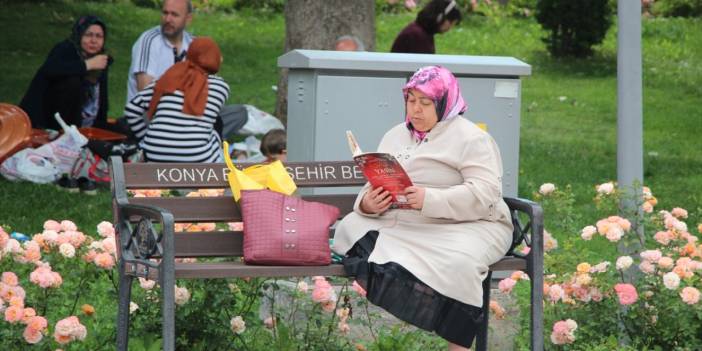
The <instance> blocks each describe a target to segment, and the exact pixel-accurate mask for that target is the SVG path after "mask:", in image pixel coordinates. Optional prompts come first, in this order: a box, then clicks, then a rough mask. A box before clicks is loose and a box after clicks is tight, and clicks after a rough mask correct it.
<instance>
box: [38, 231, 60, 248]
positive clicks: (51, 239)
mask: <svg viewBox="0 0 702 351" xmlns="http://www.w3.org/2000/svg"><path fill="white" fill-rule="evenodd" d="M41 235H42V236H43V237H44V241H46V242H47V243H49V245H54V244H56V239H58V233H57V232H56V231H55V230H45V231H43V232H42V233H41Z"/></svg>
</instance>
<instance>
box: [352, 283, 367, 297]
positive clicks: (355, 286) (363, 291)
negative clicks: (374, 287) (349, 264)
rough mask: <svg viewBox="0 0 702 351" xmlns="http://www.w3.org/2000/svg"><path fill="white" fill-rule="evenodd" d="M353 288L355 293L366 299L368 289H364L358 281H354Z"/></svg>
mask: <svg viewBox="0 0 702 351" xmlns="http://www.w3.org/2000/svg"><path fill="white" fill-rule="evenodd" d="M351 288H352V289H353V291H355V292H356V293H357V294H358V295H361V296H363V297H366V289H364V288H363V287H362V286H361V284H358V282H357V281H355V280H354V281H353V284H351Z"/></svg>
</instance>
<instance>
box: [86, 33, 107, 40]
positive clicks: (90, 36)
mask: <svg viewBox="0 0 702 351" xmlns="http://www.w3.org/2000/svg"><path fill="white" fill-rule="evenodd" d="M83 36H84V37H88V38H95V39H104V38H105V35H104V34H102V33H93V32H85V33H83Z"/></svg>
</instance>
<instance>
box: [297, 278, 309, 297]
mask: <svg viewBox="0 0 702 351" xmlns="http://www.w3.org/2000/svg"><path fill="white" fill-rule="evenodd" d="M308 289H309V286H308V285H307V283H306V282H305V281H304V280H301V281H300V282H299V283H297V291H299V292H301V293H303V294H304V293H306V292H307V290H308Z"/></svg>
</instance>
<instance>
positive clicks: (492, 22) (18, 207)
mask: <svg viewBox="0 0 702 351" xmlns="http://www.w3.org/2000/svg"><path fill="white" fill-rule="evenodd" d="M0 5H1V6H2V8H3V11H2V12H0V32H2V33H3V35H1V36H0V101H6V102H10V103H17V102H19V100H20V99H21V97H22V95H23V94H24V91H25V89H26V87H27V86H28V84H29V81H30V80H31V78H32V76H33V74H34V72H35V70H36V69H37V67H38V66H39V65H40V64H41V62H42V61H43V60H44V58H45V56H46V54H47V53H48V51H49V50H50V48H51V47H52V45H53V44H55V43H56V42H58V41H59V40H61V39H63V38H65V37H67V35H68V33H69V28H70V26H71V24H72V22H73V20H74V19H75V18H76V17H77V16H79V15H80V14H84V13H96V14H98V15H99V16H101V17H103V18H104V19H105V20H106V22H107V23H108V27H109V28H108V30H109V34H108V35H109V37H108V39H107V45H108V47H109V48H110V52H111V53H112V55H113V56H115V58H116V60H115V64H114V65H113V66H112V68H111V70H110V101H111V104H110V112H109V113H110V115H111V116H120V115H121V114H122V108H123V102H124V99H125V94H126V77H127V70H128V66H129V60H130V58H129V57H130V52H131V45H132V44H133V42H134V40H135V39H136V38H137V36H138V35H139V34H140V33H141V32H142V31H143V30H145V29H146V28H149V27H151V26H154V25H156V24H157V23H158V20H159V14H158V12H157V11H155V10H152V9H144V8H139V7H134V6H132V5H129V4H124V3H117V4H112V3H109V4H106V3H83V2H77V1H73V2H65V3H63V2H47V3H36V2H30V3H18V2H16V1H7V0H0ZM412 18H413V15H412V14H379V15H378V17H377V26H376V27H377V43H376V47H377V48H378V51H388V50H389V48H390V45H391V43H392V40H393V38H394V36H395V34H396V33H397V32H398V31H399V30H400V29H401V28H402V27H403V26H404V25H406V23H408V22H409V21H411V20H412ZM192 32H194V33H195V34H197V35H208V36H211V37H213V38H214V39H215V40H217V41H218V43H219V44H220V46H221V48H222V50H223V54H224V60H225V61H224V65H223V67H222V70H221V74H222V75H223V76H224V78H225V79H226V80H227V81H228V82H229V84H230V86H231V88H232V94H231V97H230V100H229V102H230V103H248V104H253V105H256V106H258V107H260V108H262V109H264V110H267V111H272V110H273V108H274V105H275V94H274V92H273V91H272V90H271V86H272V85H275V84H276V83H277V78H278V76H277V74H278V70H277V67H276V59H277V57H278V56H279V55H281V54H283V43H284V35H285V26H284V19H283V16H282V15H259V14H256V13H233V14H220V13H215V14H206V13H198V14H196V16H195V19H194V21H193V26H192ZM543 35H544V33H543V31H542V30H541V28H540V27H539V25H538V24H537V23H536V22H535V20H533V19H531V18H527V19H516V18H501V17H480V16H471V17H468V18H466V20H465V21H463V23H461V25H460V26H459V27H458V28H457V29H455V30H453V31H451V32H449V33H447V34H445V35H441V36H438V37H437V38H436V43H437V51H438V52H439V53H447V54H465V55H505V56H514V57H516V58H519V59H521V60H523V61H525V62H527V63H529V64H531V65H532V70H533V73H532V76H530V77H526V78H525V79H524V80H523V85H522V94H523V96H522V130H521V155H520V176H519V177H520V178H519V185H520V194H521V195H522V196H524V197H531V194H532V192H533V191H534V190H535V189H536V188H538V186H539V185H540V184H541V183H544V182H552V183H555V184H556V185H557V186H559V187H564V186H565V185H566V184H571V185H572V186H573V189H574V191H575V195H576V199H577V200H578V203H580V204H584V203H588V202H589V201H590V200H591V199H592V197H593V196H594V191H593V186H594V185H595V184H597V183H602V182H605V181H609V180H616V118H617V107H616V100H617V95H616V89H617V82H616V67H617V63H616V27H613V28H612V29H610V32H609V33H608V36H607V38H606V40H605V42H604V43H603V44H601V45H599V46H598V47H597V53H596V55H595V56H594V57H593V58H590V59H587V60H584V59H576V60H558V59H553V58H551V57H550V56H549V55H548V54H547V52H546V51H545V47H544V45H543V44H542V42H541V40H540V38H541V37H542V36H543ZM642 36H643V63H644V66H643V72H644V77H643V79H644V154H645V155H644V164H645V183H646V185H648V186H650V187H651V188H652V189H653V192H654V194H655V195H656V196H657V197H658V198H659V200H660V203H659V206H658V207H657V208H659V209H664V208H667V209H670V208H671V207H673V206H680V207H684V208H686V209H688V210H689V211H690V213H691V217H692V219H691V220H690V221H689V222H690V224H696V223H699V222H700V221H702V218H701V212H702V209H700V207H702V152H700V151H701V150H702V141H701V139H700V135H702V106H701V104H700V103H701V102H702V100H701V98H702V88H700V86H699V84H700V83H702V67H700V65H699V63H700V62H702V21H700V20H699V19H696V20H695V19H654V20H644V22H643V35H642ZM560 96H566V97H567V99H566V100H565V101H564V102H561V101H560V100H559V97H560ZM580 208H582V209H583V211H585V208H586V206H585V205H581V206H580ZM547 216H548V214H547ZM47 218H54V219H64V218H68V219H73V220H75V221H76V222H77V223H78V224H79V226H82V227H83V228H88V229H90V228H93V227H94V225H95V224H97V223H98V222H99V221H100V220H109V219H110V218H111V212H110V200H109V194H108V191H107V190H106V189H105V190H102V191H101V192H100V194H99V195H98V196H97V197H87V196H82V195H69V194H64V193H61V192H59V191H57V190H56V189H55V188H54V187H53V186H40V185H31V184H24V183H22V184H18V183H10V182H7V181H5V180H0V223H4V224H9V225H12V226H13V227H14V228H16V229H17V230H19V231H24V232H35V231H38V230H39V229H40V227H41V223H42V222H43V221H44V220H45V219H47ZM583 224H585V223H583ZM557 234H558V233H557ZM560 235H564V234H563V233H561V234H560Z"/></svg>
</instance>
